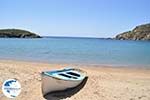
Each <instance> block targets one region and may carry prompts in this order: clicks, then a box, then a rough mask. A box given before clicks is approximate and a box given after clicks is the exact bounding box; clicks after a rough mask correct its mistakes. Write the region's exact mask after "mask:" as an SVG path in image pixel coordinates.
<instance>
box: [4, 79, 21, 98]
mask: <svg viewBox="0 0 150 100" xmlns="http://www.w3.org/2000/svg"><path fill="white" fill-rule="evenodd" d="M2 92H3V93H4V95H5V96H6V97H8V98H15V97H17V96H18V95H19V94H20V92H21V85H20V83H19V82H18V80H16V79H8V80H6V81H5V82H4V83H3V85H2Z"/></svg>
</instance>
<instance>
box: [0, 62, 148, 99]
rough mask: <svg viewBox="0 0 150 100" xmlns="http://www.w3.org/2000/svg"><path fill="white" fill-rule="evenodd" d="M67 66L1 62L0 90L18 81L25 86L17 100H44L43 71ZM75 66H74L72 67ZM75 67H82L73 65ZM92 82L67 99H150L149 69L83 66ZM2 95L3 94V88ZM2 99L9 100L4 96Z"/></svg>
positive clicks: (0, 92) (89, 80) (88, 82)
mask: <svg viewBox="0 0 150 100" xmlns="http://www.w3.org/2000/svg"><path fill="white" fill-rule="evenodd" d="M65 66H67V65H64V64H63V65H60V64H44V63H33V62H20V61H4V60H1V61H0V87H1V86H2V83H3V81H5V80H7V79H10V78H17V79H18V80H19V82H20V83H21V85H22V92H21V94H20V95H19V96H18V97H16V98H15V100H45V99H44V98H43V97H42V93H41V78H40V72H42V71H44V70H52V69H57V68H63V67H65ZM71 66H73V65H71ZM74 67H80V66H79V65H74ZM80 68H81V69H83V70H85V71H87V73H88V76H89V79H88V81H87V83H86V85H85V87H84V88H83V89H81V90H80V91H79V92H78V93H76V94H75V95H73V96H71V97H68V98H66V99H65V100H150V70H148V69H133V68H132V69H131V68H130V69H129V68H112V67H104V66H97V67H94V66H82V67H80ZM0 95H2V91H1V89H0ZM0 100H9V99H8V98H6V97H5V96H1V97H0Z"/></svg>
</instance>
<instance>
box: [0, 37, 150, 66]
mask: <svg viewBox="0 0 150 100" xmlns="http://www.w3.org/2000/svg"><path fill="white" fill-rule="evenodd" d="M0 59H11V60H25V61H40V62H48V63H70V64H71V63H73V64H95V65H99V64H106V65H129V66H130V65H132V66H133V65H134V66H146V67H150V42H149V41H120V40H105V39H98V38H59V37H51V38H40V39H16V38H15V39H14V38H13V39H12V38H9V39H5V38H1V39H0Z"/></svg>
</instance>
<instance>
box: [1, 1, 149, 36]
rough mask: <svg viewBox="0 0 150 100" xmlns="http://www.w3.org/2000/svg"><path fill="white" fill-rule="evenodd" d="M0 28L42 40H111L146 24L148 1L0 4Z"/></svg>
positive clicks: (10, 2) (147, 20)
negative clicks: (55, 38)
mask: <svg viewBox="0 0 150 100" xmlns="http://www.w3.org/2000/svg"><path fill="white" fill-rule="evenodd" d="M0 5H1V6H0V12H1V15H0V28H20V29H26V30H29V31H32V32H35V33H38V34H40V35H45V36H79V37H114V36H115V35H116V34H118V33H120V32H124V31H128V30H129V29H132V28H134V27H135V26H136V25H139V24H145V23H150V13H149V11H150V0H0Z"/></svg>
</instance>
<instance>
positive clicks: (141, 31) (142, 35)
mask: <svg viewBox="0 0 150 100" xmlns="http://www.w3.org/2000/svg"><path fill="white" fill-rule="evenodd" d="M115 38H116V39H118V40H150V23H149V24H144V25H139V26H136V27H135V28H134V29H133V30H132V31H128V32H124V33H121V34H118V35H117V36H116V37H115Z"/></svg>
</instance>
